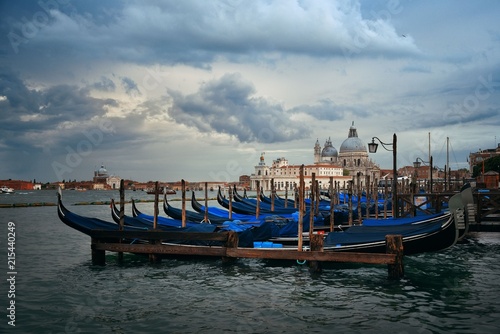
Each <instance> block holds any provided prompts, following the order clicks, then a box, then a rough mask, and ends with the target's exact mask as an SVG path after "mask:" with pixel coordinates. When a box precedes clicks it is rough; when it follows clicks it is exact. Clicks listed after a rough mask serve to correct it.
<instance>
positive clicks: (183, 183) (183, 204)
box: [181, 179, 186, 227]
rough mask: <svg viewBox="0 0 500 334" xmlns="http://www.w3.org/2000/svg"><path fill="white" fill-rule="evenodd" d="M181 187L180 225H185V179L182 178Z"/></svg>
mask: <svg viewBox="0 0 500 334" xmlns="http://www.w3.org/2000/svg"><path fill="white" fill-rule="evenodd" d="M181 189H182V204H181V205H182V213H181V218H182V219H181V220H182V222H181V224H182V227H186V181H184V179H182V180H181Z"/></svg>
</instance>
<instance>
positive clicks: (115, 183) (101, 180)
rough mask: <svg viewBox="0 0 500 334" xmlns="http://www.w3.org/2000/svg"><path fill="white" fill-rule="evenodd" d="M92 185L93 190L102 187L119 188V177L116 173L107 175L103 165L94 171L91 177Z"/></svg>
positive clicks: (101, 188) (102, 188)
mask: <svg viewBox="0 0 500 334" xmlns="http://www.w3.org/2000/svg"><path fill="white" fill-rule="evenodd" d="M92 181H93V186H92V188H93V189H95V190H104V189H118V188H120V181H121V178H120V177H119V176H116V175H111V176H110V175H109V173H108V170H107V169H106V167H104V165H101V167H100V168H99V169H97V170H95V171H94V178H93V179H92Z"/></svg>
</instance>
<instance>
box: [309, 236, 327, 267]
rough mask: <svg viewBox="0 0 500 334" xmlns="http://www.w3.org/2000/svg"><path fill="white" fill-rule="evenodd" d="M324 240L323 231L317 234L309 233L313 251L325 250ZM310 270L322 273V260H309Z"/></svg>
mask: <svg viewBox="0 0 500 334" xmlns="http://www.w3.org/2000/svg"><path fill="white" fill-rule="evenodd" d="M323 241H324V234H323V232H318V233H316V234H310V235H309V245H310V247H311V251H318V252H322V251H323ZM309 271H310V272H314V273H320V272H321V271H322V268H321V262H320V261H309Z"/></svg>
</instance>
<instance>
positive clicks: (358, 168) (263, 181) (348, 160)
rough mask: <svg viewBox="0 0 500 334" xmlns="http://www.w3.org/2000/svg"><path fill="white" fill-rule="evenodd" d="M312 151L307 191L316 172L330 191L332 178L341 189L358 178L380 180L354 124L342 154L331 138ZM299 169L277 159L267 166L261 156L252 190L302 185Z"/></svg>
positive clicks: (305, 171)
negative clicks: (300, 183)
mask: <svg viewBox="0 0 500 334" xmlns="http://www.w3.org/2000/svg"><path fill="white" fill-rule="evenodd" d="M366 142H368V141H366ZM313 150H314V151H313V163H312V164H305V165H304V181H305V185H306V188H307V189H309V188H310V185H311V182H312V175H313V173H314V175H315V178H316V180H317V181H318V184H319V187H320V188H321V189H328V187H329V186H330V177H333V180H334V182H340V184H341V187H345V184H346V182H347V181H350V180H352V178H353V177H354V176H356V175H360V176H364V177H365V176H370V178H371V181H372V182H373V180H374V179H375V178H377V179H378V178H380V168H379V166H378V165H377V164H375V163H374V162H373V161H372V160H371V159H370V158H369V157H368V150H367V147H366V144H364V142H363V141H362V140H361V139H360V138H358V133H357V130H356V128H355V127H354V123H353V124H352V126H351V127H350V129H349V133H348V137H347V139H345V140H344V141H343V143H342V145H341V146H340V151H339V152H338V151H337V149H336V148H335V147H334V146H333V144H332V141H331V139H330V138H328V139H327V140H326V142H325V144H324V146H323V148H321V146H320V144H319V140H316V143H315V145H314V149H313ZM300 167H301V165H289V164H288V160H287V159H285V158H284V157H280V158H277V159H276V160H273V162H272V164H271V165H267V164H266V162H265V157H264V153H262V155H261V156H260V160H259V163H258V165H257V166H255V168H254V169H255V170H254V173H253V174H252V175H251V176H250V185H251V188H252V189H256V188H257V184H259V185H260V187H261V188H262V189H263V190H269V189H271V180H273V181H274V186H275V189H276V190H285V189H287V190H293V189H294V187H296V186H297V185H298V184H299V178H300ZM364 177H363V179H364Z"/></svg>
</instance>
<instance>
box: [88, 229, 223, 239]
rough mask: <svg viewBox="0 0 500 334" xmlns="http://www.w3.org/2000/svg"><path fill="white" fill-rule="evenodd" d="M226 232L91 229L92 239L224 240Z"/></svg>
mask: <svg viewBox="0 0 500 334" xmlns="http://www.w3.org/2000/svg"><path fill="white" fill-rule="evenodd" d="M228 235H229V233H228V232H220V233H201V232H170V231H154V230H144V231H105V230H102V231H99V230H93V231H92V237H93V238H94V239H120V238H124V239H147V240H207V241H226V240H227V239H228Z"/></svg>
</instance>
